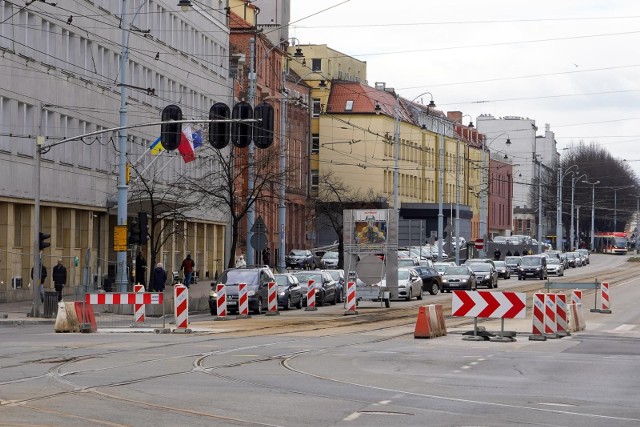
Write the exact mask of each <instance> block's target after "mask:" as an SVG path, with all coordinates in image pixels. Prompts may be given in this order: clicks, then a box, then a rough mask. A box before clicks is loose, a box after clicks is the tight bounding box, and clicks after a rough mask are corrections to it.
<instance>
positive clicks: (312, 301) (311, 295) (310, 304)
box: [305, 280, 318, 311]
mask: <svg viewBox="0 0 640 427" xmlns="http://www.w3.org/2000/svg"><path fill="white" fill-rule="evenodd" d="M313 283H314V281H313V280H309V284H308V287H307V307H306V308H305V311H316V310H317V309H318V308H317V307H316V287H315V286H314V285H313Z"/></svg>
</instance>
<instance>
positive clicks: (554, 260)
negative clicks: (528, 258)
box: [547, 258, 560, 265]
mask: <svg viewBox="0 0 640 427" xmlns="http://www.w3.org/2000/svg"><path fill="white" fill-rule="evenodd" d="M547 264H557V265H560V260H559V259H558V258H549V259H548V260H547Z"/></svg>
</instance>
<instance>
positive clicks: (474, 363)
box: [469, 362, 478, 366]
mask: <svg viewBox="0 0 640 427" xmlns="http://www.w3.org/2000/svg"><path fill="white" fill-rule="evenodd" d="M477 364H478V362H469V365H471V366H476V365H477Z"/></svg>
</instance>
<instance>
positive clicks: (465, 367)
mask: <svg viewBox="0 0 640 427" xmlns="http://www.w3.org/2000/svg"><path fill="white" fill-rule="evenodd" d="M469 368H471V366H469V365H464V366H462V367H460V369H469Z"/></svg>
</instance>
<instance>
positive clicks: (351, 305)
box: [344, 282, 358, 315]
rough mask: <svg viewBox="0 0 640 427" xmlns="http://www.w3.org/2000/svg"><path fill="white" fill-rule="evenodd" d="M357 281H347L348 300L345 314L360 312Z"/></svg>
mask: <svg viewBox="0 0 640 427" xmlns="http://www.w3.org/2000/svg"><path fill="white" fill-rule="evenodd" d="M356 301H357V299H356V282H347V301H346V307H345V311H344V314H345V315H348V314H358V312H357V311H356Z"/></svg>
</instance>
